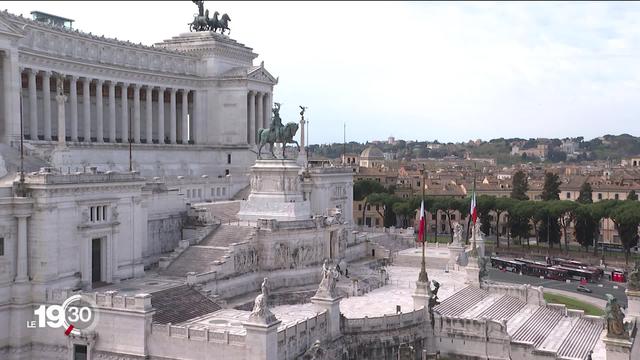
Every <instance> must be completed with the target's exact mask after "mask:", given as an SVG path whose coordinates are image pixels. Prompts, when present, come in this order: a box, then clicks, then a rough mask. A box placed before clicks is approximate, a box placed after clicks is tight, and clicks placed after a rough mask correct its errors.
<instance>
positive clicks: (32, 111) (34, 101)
mask: <svg viewBox="0 0 640 360" xmlns="http://www.w3.org/2000/svg"><path fill="white" fill-rule="evenodd" d="M27 77H28V78H29V136H30V137H31V140H38V94H37V92H36V91H37V90H36V72H35V70H33V69H27Z"/></svg>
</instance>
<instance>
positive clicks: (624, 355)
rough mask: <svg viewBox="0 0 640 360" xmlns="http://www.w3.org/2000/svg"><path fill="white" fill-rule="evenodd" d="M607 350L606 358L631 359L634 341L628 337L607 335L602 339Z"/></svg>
mask: <svg viewBox="0 0 640 360" xmlns="http://www.w3.org/2000/svg"><path fill="white" fill-rule="evenodd" d="M602 341H604V344H605V348H606V351H607V356H606V360H631V347H632V346H633V343H632V342H631V341H629V340H626V339H617V338H609V337H606V338H604V339H602Z"/></svg>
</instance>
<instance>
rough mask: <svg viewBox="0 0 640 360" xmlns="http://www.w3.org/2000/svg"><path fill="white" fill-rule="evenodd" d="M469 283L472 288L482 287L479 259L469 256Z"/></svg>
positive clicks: (467, 270) (467, 269)
mask: <svg viewBox="0 0 640 360" xmlns="http://www.w3.org/2000/svg"><path fill="white" fill-rule="evenodd" d="M466 272H467V283H469V285H471V286H477V287H480V266H479V265H478V258H477V257H475V256H469V264H467V268H466Z"/></svg>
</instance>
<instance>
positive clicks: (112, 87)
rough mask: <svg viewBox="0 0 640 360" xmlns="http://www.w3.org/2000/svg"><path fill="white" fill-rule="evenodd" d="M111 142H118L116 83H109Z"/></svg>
mask: <svg viewBox="0 0 640 360" xmlns="http://www.w3.org/2000/svg"><path fill="white" fill-rule="evenodd" d="M109 142H111V143H114V142H116V83H115V82H114V81H113V80H111V81H109Z"/></svg>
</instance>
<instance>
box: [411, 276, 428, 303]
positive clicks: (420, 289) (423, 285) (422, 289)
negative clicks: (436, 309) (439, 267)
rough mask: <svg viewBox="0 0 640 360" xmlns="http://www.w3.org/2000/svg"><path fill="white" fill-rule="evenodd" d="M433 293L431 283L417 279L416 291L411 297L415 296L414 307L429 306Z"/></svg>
mask: <svg viewBox="0 0 640 360" xmlns="http://www.w3.org/2000/svg"><path fill="white" fill-rule="evenodd" d="M430 295H431V289H430V288H429V283H427V282H423V281H416V291H414V292H413V295H411V297H412V298H413V309H414V310H417V309H420V308H422V307H423V308H428V307H429V296H430Z"/></svg>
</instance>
